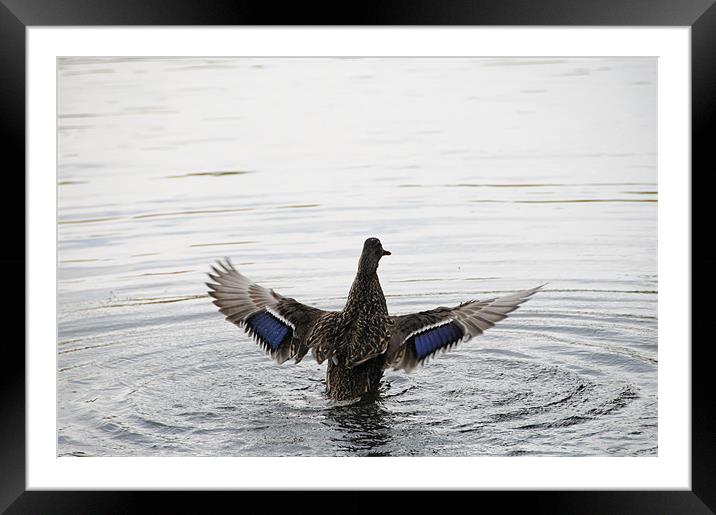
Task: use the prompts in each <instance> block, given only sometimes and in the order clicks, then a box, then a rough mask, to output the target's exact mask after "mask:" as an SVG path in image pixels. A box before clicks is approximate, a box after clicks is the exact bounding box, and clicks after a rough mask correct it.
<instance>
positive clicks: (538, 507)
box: [0, 0, 716, 514]
mask: <svg viewBox="0 0 716 515" xmlns="http://www.w3.org/2000/svg"><path fill="white" fill-rule="evenodd" d="M715 1H716V0H680V1H678V2H677V1H674V0H649V1H647V0H601V1H596V0H541V1H529V0H500V1H498V0H494V1H483V0H473V1H447V0H443V1H441V2H435V1H430V0H419V1H418V0H412V1H408V0H404V1H398V0H392V1H388V0H383V1H380V2H361V3H360V4H353V9H350V8H348V5H346V4H341V3H334V4H333V5H332V6H330V7H326V8H324V7H323V6H320V5H319V4H310V5H309V4H306V3H293V4H292V3H289V2H285V3H282V4H281V5H280V6H279V5H273V4H272V3H271V2H261V3H259V2H246V1H241V0H233V1H230V0H123V1H118V0H114V1H112V0H62V1H59V0H54V1H53V0H0V70H1V72H0V107H1V109H2V110H1V111H0V112H1V113H2V120H3V123H2V127H3V129H4V130H5V131H4V132H5V133H4V137H3V139H2V143H3V150H4V151H3V157H4V158H5V159H3V162H4V164H5V166H6V169H5V177H4V178H5V187H6V189H8V191H13V193H12V194H10V195H8V196H7V198H6V201H5V202H3V203H2V206H3V210H4V211H5V216H4V217H3V220H4V221H5V224H4V227H3V229H4V232H3V234H4V236H5V237H6V238H7V237H8V236H9V237H10V239H9V241H15V242H22V243H17V244H12V245H9V244H6V245H7V246H6V248H5V249H4V250H5V251H4V252H2V255H0V261H1V262H2V265H3V270H4V271H5V279H6V281H5V287H6V292H7V293H6V298H7V299H8V300H9V301H10V302H8V305H9V306H12V307H14V309H16V310H20V309H22V310H23V315H22V318H23V319H24V309H25V302H24V298H25V294H24V293H23V298H22V301H21V299H17V296H18V294H17V292H24V291H25V285H26V281H27V277H28V275H27V274H31V273H32V271H31V270H25V224H24V223H23V224H19V223H17V222H15V221H14V220H16V219H17V218H18V212H20V209H21V210H22V212H23V213H24V212H25V195H21V194H20V193H19V192H21V191H22V192H24V191H25V181H24V174H20V173H18V172H19V170H24V169H25V145H24V137H25V111H24V109H25V101H26V98H25V57H26V47H25V30H26V28H27V27H31V26H44V25H51V26H83V25H96V26H104V25H107V26H112V25H115V26H116V25H145V26H151V25H162V26H164V25H244V26H245V25H337V26H341V25H463V26H467V25H503V26H504V25H535V26H539V25H553V26H554V25H557V26H560V25H567V26H599V25H607V26H684V27H686V26H688V27H690V28H691V45H692V47H691V51H692V54H691V71H692V77H691V79H692V173H691V181H692V183H691V184H692V206H691V209H692V248H691V252H692V254H691V256H692V270H691V273H692V277H697V278H698V281H696V282H694V281H693V280H692V320H693V324H692V327H691V333H692V346H691V356H692V411H691V414H692V420H691V422H692V442H691V443H692V457H691V466H692V475H691V479H692V489H691V490H690V491H659V490H650V491H562V492H558V491H549V492H540V491H530V492H512V491H505V492H470V496H471V497H473V496H477V497H478V500H479V501H480V503H481V505H483V504H482V503H483V502H486V501H496V502H498V503H499V505H500V509H501V510H504V509H505V508H507V509H508V510H509V509H510V508H514V507H516V506H522V507H524V508H525V509H529V510H530V511H531V512H536V513H563V512H564V513H714V512H715V511H716V488H714V485H716V446H715V445H714V443H715V442H716V422H715V418H714V412H715V410H716V408H715V403H714V402H713V400H712V398H711V393H712V391H713V387H712V386H711V381H710V376H711V370H710V369H711V368H712V365H711V360H709V354H710V353H709V351H710V346H711V345H712V342H711V339H707V338H698V337H697V335H699V334H700V335H701V336H703V335H705V334H706V332H705V330H704V331H701V332H700V331H699V330H698V329H699V328H702V329H703V328H704V326H705V325H706V322H707V320H708V315H707V313H706V310H707V309H708V308H709V307H710V303H709V302H705V301H703V302H698V300H699V299H698V295H697V292H696V289H695V288H694V284H697V285H698V287H699V288H698V291H699V292H705V291H713V287H714V282H715V281H714V274H713V272H712V270H713V265H715V264H716V252H715V251H713V250H711V249H710V247H711V245H710V242H709V241H708V240H709V238H708V236H707V235H708V234H709V233H706V230H705V228H706V227H707V224H709V223H710V217H709V214H710V213H709V212H708V211H706V208H705V207H704V206H706V202H705V201H702V202H698V200H699V197H705V196H706V195H707V194H708V192H709V191H711V188H710V187H709V186H708V181H711V182H713V176H714V171H715V170H716V162H715V161H716V159H715V158H714V152H713V151H712V150H711V147H712V146H713V144H712V140H711V138H710V137H709V136H710V135H711V134H712V133H713V131H712V130H710V129H712V128H713V126H714V124H716V101H715V100H714V92H715V91H716V5H714V2H715ZM11 163H13V164H14V166H12V165H11ZM21 177H22V179H20V178H21ZM13 180H14V181H16V182H17V184H14V185H12V186H10V184H11V182H12V181H13ZM696 185H698V187H695V186H696ZM13 199H14V200H16V201H17V202H19V203H20V204H21V205H20V206H16V205H15V204H14V202H13V201H12V200H13ZM701 200H705V198H701ZM699 228H701V229H702V230H701V231H698V229H699ZM699 232H700V233H701V234H702V238H701V239H699V238H697V237H696V235H697V234H698V233H699ZM48 261H49V262H50V265H49V266H52V265H51V259H49V260H48ZM20 270H25V275H23V274H22V273H21V272H20ZM21 281H22V283H23V284H20V283H21ZM20 306H22V307H20ZM19 318H20V314H18V316H17V317H11V316H10V315H9V314H8V315H6V318H5V320H7V321H8V322H10V321H14V320H15V319H19ZM13 325H14V326H18V325H19V324H17V322H14V323H13V324H10V323H7V324H5V327H6V328H7V327H9V326H13ZM22 328H23V329H21V332H22V333H23V334H22V337H18V338H13V337H12V336H10V337H7V336H6V338H5V342H4V343H5V344H4V346H3V350H4V352H3V354H2V356H3V358H4V362H5V366H4V367H2V373H0V396H2V402H1V403H0V421H1V422H0V464H1V465H0V512H5V513H8V514H17V513H135V512H144V511H148V510H149V509H155V508H152V503H150V502H149V501H152V502H159V503H161V504H160V505H161V506H162V509H161V511H162V512H166V511H174V512H194V511H197V510H198V509H199V508H201V511H206V510H207V508H209V509H210V506H211V505H212V504H213V503H215V502H222V503H223V502H225V501H227V500H228V501H233V502H234V504H233V506H235V507H236V509H241V507H242V506H244V507H245V506H251V505H253V503H255V502H257V503H266V502H267V501H266V499H267V495H266V492H263V493H262V492H223V493H220V494H217V493H211V494H209V493H198V492H141V493H140V492H119V491H112V492H98V491H92V492H77V491H73V492H69V491H26V482H25V472H26V461H25V457H26V456H25V454H26V452H25V429H26V427H25V349H24V341H25V338H24V325H23V326H22ZM21 342H22V343H21ZM660 387H661V385H660ZM309 495H311V492H290V493H289V494H288V495H285V494H284V495H282V496H281V495H279V496H277V495H276V494H275V493H272V494H271V496H270V499H271V500H270V501H269V502H270V506H271V510H272V511H274V510H278V509H281V508H282V506H281V505H282V504H283V505H285V509H294V508H295V507H300V506H301V505H305V503H306V500H307V499H305V497H307V496H309ZM395 495H396V494H390V496H386V497H388V499H386V500H384V501H381V502H380V503H375V501H373V500H372V496H371V495H368V494H367V493H365V492H360V491H350V492H345V493H342V499H341V500H340V501H337V502H339V503H340V509H339V511H343V512H357V511H359V510H360V511H362V512H365V510H368V509H371V507H378V508H380V509H388V508H389V507H390V506H391V505H392V506H396V505H397V506H399V507H400V509H401V510H406V509H410V508H411V507H412V506H416V507H418V506H420V505H422V504H423V503H424V502H425V499H424V497H425V495H426V493H425V492H405V493H400V494H397V495H399V496H400V499H399V500H398V499H397V498H396V497H394V496H395ZM430 495H433V494H432V493H430ZM451 495H454V493H451ZM236 496H240V497H241V499H240V500H239V499H237V498H236ZM226 497H229V499H227V498H226ZM317 497H318V496H317ZM391 499H392V500H391ZM239 502H240V503H241V504H238V503H239ZM386 502H387V503H388V504H386ZM451 502H459V500H454V501H451ZM470 502H472V503H474V502H475V499H470ZM373 503H375V504H373ZM321 505H323V506H326V508H324V509H326V510H327V509H330V506H331V503H330V501H329V500H328V499H326V498H325V494H321V495H320V502H319V503H317V502H315V501H314V502H312V503H311V505H310V506H311V509H320V508H321ZM411 505H412V506H411ZM230 506H231V505H230ZM473 506H475V505H474V504H473ZM331 511H335V506H334V509H332V510H331Z"/></svg>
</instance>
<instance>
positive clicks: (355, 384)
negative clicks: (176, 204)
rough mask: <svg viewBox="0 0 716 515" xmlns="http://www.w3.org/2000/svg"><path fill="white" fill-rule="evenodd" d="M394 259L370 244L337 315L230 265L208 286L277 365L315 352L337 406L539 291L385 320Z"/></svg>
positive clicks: (216, 271)
mask: <svg viewBox="0 0 716 515" xmlns="http://www.w3.org/2000/svg"><path fill="white" fill-rule="evenodd" d="M390 255H391V252H389V251H387V250H385V249H384V248H383V245H382V243H381V242H380V240H379V239H378V238H375V237H371V238H368V239H366V240H365V242H364V244H363V250H362V252H361V255H360V258H359V260H358V269H357V271H356V275H355V279H354V280H353V283H352V285H351V287H350V290H349V292H348V297H347V299H346V303H345V306H344V307H343V309H342V310H340V311H326V310H322V309H319V308H316V307H313V306H309V305H307V304H303V303H301V302H299V301H297V300H296V299H293V298H290V297H286V296H284V295H281V294H280V293H277V292H276V291H274V290H273V289H270V288H265V287H263V286H261V285H259V284H257V283H255V282H254V281H252V280H251V279H249V278H248V277H246V276H245V275H243V274H242V273H240V272H239V271H238V270H237V269H236V268H235V267H234V265H233V264H232V262H231V260H230V259H229V258H224V259H223V260H218V261H217V263H216V265H212V266H211V272H209V273H208V276H209V278H210V279H211V281H212V282H207V283H205V284H206V286H207V287H208V288H209V291H208V294H209V296H210V297H212V298H213V301H212V302H213V304H214V305H215V306H216V307H217V308H218V310H219V312H220V313H221V314H223V315H224V317H225V319H226V320H227V321H228V322H230V323H232V324H234V325H236V326H238V327H239V328H241V329H243V330H244V331H245V332H246V333H247V334H248V335H249V336H251V337H252V338H253V339H254V341H255V342H256V343H257V344H258V346H259V347H260V348H261V349H262V350H263V351H264V353H265V354H266V355H268V356H269V357H270V358H271V359H273V360H274V361H275V362H276V363H278V364H279V365H280V364H283V363H285V362H286V361H288V360H294V363H296V364H298V363H300V362H301V361H302V360H303V358H304V357H305V356H306V355H307V354H308V353H309V352H310V353H311V355H312V357H313V358H314V359H315V361H316V362H317V363H318V364H322V363H324V362H327V363H328V365H327V370H326V395H327V397H328V398H329V399H332V400H335V401H348V400H356V399H361V398H363V397H365V396H367V395H370V394H374V393H375V392H376V391H377V389H378V387H379V385H380V381H381V379H382V377H383V373H384V371H385V370H388V369H393V370H403V371H405V372H412V371H414V370H415V369H416V368H417V367H418V365H423V364H425V363H426V362H427V361H428V360H429V359H430V358H432V356H434V355H435V354H437V353H438V352H445V351H448V350H450V349H452V348H453V347H454V346H455V345H457V344H459V343H464V342H467V341H468V340H470V339H472V338H474V337H476V336H478V335H480V334H482V333H483V332H485V331H486V330H488V329H490V328H491V327H493V326H494V325H495V324H496V323H497V322H499V321H501V320H504V319H505V318H507V315H508V314H509V313H511V312H513V311H514V310H516V309H517V308H518V307H519V306H520V305H521V304H522V303H524V302H525V301H527V300H528V299H529V298H530V297H532V295H534V294H535V293H536V292H537V291H539V290H540V289H541V288H542V287H543V286H545V285H544V284H543V285H541V286H537V287H536V288H532V289H527V290H521V291H517V292H515V293H510V294H508V295H503V296H499V297H495V298H490V299H486V300H469V301H466V302H463V303H461V304H459V305H457V306H454V307H443V306H441V307H437V308H434V309H431V310H428V311H421V312H418V313H410V314H405V315H391V314H390V313H389V312H388V307H387V303H386V300H385V295H384V294H383V289H382V288H381V285H380V281H379V279H378V265H379V263H380V261H381V259H382V258H383V257H385V256H390Z"/></svg>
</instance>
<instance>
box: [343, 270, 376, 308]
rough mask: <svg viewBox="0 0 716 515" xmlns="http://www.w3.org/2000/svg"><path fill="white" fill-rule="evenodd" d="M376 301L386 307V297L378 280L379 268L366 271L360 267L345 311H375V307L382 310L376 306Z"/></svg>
mask: <svg viewBox="0 0 716 515" xmlns="http://www.w3.org/2000/svg"><path fill="white" fill-rule="evenodd" d="M376 303H378V304H380V305H381V306H382V307H383V309H385V298H384V297H383V289H382V288H381V287H380V281H379V280H378V272H377V270H373V271H364V270H360V269H359V270H358V273H357V274H356V277H355V279H354V280H353V284H352V285H351V291H350V292H349V293H348V301H347V302H346V307H345V309H344V312H347V313H350V314H355V313H356V312H361V313H362V312H364V311H366V310H368V311H373V310H374V309H375V308H378V309H379V310H380V306H376V305H375V304H376ZM381 311H382V310H381Z"/></svg>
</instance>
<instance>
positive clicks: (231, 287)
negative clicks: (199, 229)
mask: <svg viewBox="0 0 716 515" xmlns="http://www.w3.org/2000/svg"><path fill="white" fill-rule="evenodd" d="M211 269H212V272H213V273H209V277H210V278H211V280H212V281H213V282H211V283H206V285H207V286H208V287H209V292H208V293H209V295H211V296H212V297H213V298H214V304H216V306H217V307H218V308H219V311H220V312H221V313H222V314H223V315H224V316H225V317H226V320H228V321H229V322H231V323H233V324H236V325H237V326H239V327H241V328H243V329H244V330H245V331H246V332H247V333H248V334H250V335H251V336H253V338H254V340H256V342H257V343H258V344H259V345H260V346H261V348H262V349H263V350H264V351H265V352H266V353H267V354H268V355H270V356H271V358H272V359H274V360H275V361H276V362H277V363H279V364H281V363H283V362H284V361H286V360H288V359H292V358H295V360H296V363H298V362H299V361H301V359H303V357H304V356H305V355H306V353H307V352H308V350H309V347H308V346H307V344H306V336H307V334H308V333H309V331H310V329H311V327H312V326H313V324H314V323H315V322H316V320H318V319H319V318H320V317H321V316H322V315H324V314H326V313H328V312H326V311H323V310H320V309H318V308H314V307H311V306H307V305H305V304H301V303H300V302H297V301H296V300H295V299H291V298H288V297H284V296H283V295H281V294H279V293H276V292H275V291H273V290H271V289H268V288H264V287H263V286H259V285H258V284H256V283H254V282H252V281H251V280H250V279H249V278H248V277H246V276H245V275H243V274H241V273H239V272H238V270H236V268H234V265H232V264H231V261H230V260H229V259H228V258H227V259H226V261H225V262H221V261H219V262H218V266H212V267H211Z"/></svg>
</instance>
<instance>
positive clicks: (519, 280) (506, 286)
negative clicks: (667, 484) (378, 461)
mask: <svg viewBox="0 0 716 515" xmlns="http://www.w3.org/2000/svg"><path fill="white" fill-rule="evenodd" d="M58 84H59V92H58V102H59V109H58V111H59V112H58V174H57V184H58V205H59V210H58V238H59V242H58V345H57V388H58V400H57V401H58V428H59V429H58V455H62V456H65V455H76V456H159V455H162V456H179V455H182V456H183V455H202V456H296V455H301V456H355V455H358V456H366V455H371V456H412V455H418V456H432V455H443V456H479V455H491V456H515V455H540V456H548V455H549V456H586V455H589V456H640V455H652V456H653V455H656V454H657V368H658V366H657V349H658V348H657V289H658V287H657V281H658V277H657V246H656V245H657V167H656V164H657V155H656V152H657V149H656V137H657V125H656V92H657V84H656V60H654V59H623V58H620V59H606V58H604V59H602V58H599V59H578V60H575V59H558V58H555V59H526V58H520V59H457V58H456V59H452V58H450V59H447V58H440V59H228V58H207V59H199V58H192V59H173V58H167V59H160V58H156V59H118V58H111V59H110V58H107V59H102V58H96V59H94V58H92V59H90V58H81V59H80V58H77V59H62V60H60V61H59V62H58ZM369 236H376V237H379V238H380V239H381V240H382V242H383V245H384V246H385V248H386V249H388V250H390V251H392V256H389V257H386V258H384V259H383V261H382V262H381V267H380V269H379V275H380V279H381V283H382V286H383V290H384V292H385V294H386V297H387V301H388V308H389V309H390V311H391V312H392V313H395V314H402V313H409V312H413V311H419V310H423V309H429V308H433V307H436V306H439V305H445V306H451V305H455V304H458V303H459V302H462V301H464V300H468V299H472V298H478V299H479V298H487V297H491V296H494V295H498V294H501V293H505V292H509V291H513V290H516V289H526V288H531V287H534V286H537V285H539V284H542V283H544V282H549V285H548V286H547V287H546V288H545V289H544V291H542V292H540V293H538V294H537V295H535V296H534V297H533V298H532V299H531V300H530V301H529V302H527V303H526V304H525V305H524V306H523V307H522V308H520V309H519V310H518V311H516V312H515V313H514V314H513V315H511V316H510V318H508V319H507V320H504V321H503V322H500V323H499V324H498V325H497V326H496V327H495V328H493V329H491V330H489V331H487V332H486V333H485V334H484V335H482V336H480V337H479V338H476V339H473V340H472V341H470V342H468V343H465V344H462V345H460V346H458V347H456V348H455V349H454V350H453V351H452V352H450V353H446V354H443V355H440V356H438V357H437V358H435V359H433V360H432V361H431V362H430V363H428V364H427V365H425V366H423V367H419V368H418V369H417V370H416V371H415V372H414V373H412V374H409V375H406V374H405V373H403V372H394V371H387V372H386V374H385V376H384V379H383V384H382V387H381V391H380V395H379V397H378V399H376V400H373V401H370V402H361V403H357V404H352V405H345V404H341V403H334V402H331V401H329V400H328V399H327V398H326V397H325V395H324V388H325V369H326V365H325V363H324V364H323V365H318V364H316V363H315V361H313V360H312V359H310V358H307V359H306V360H304V362H302V363H301V364H299V365H294V364H289V363H286V364H284V365H283V366H281V367H279V366H277V365H275V364H274V363H273V362H272V361H271V360H269V359H268V358H266V357H265V356H264V355H263V353H262V352H261V351H260V349H259V348H258V346H257V345H255V344H254V343H253V341H251V340H250V338H249V337H247V336H246V335H244V333H243V331H241V330H239V329H238V328H236V327H235V326H233V325H231V324H229V323H228V322H226V321H224V319H223V316H222V315H221V314H220V313H218V311H217V309H216V308H215V306H214V305H213V304H212V303H211V299H210V298H209V297H208V295H207V294H206V287H205V285H204V282H205V281H206V280H207V277H206V275H205V274H206V272H207V271H208V270H209V265H211V264H212V263H213V262H214V261H215V260H216V259H218V258H221V257H223V256H228V257H230V258H231V259H232V261H233V262H234V264H235V265H236V266H237V267H238V268H239V269H240V270H241V271H242V272H243V273H244V274H246V275H247V276H248V277H250V278H251V279H253V280H254V281H256V282H258V283H259V284H261V285H264V286H267V287H271V288H274V289H276V290H277V291H278V292H280V293H282V294H284V295H287V296H291V297H295V298H296V299H298V300H300V301H302V302H304V303H308V304H312V305H315V306H317V307H320V308H323V309H341V308H342V306H343V303H344V301H345V296H346V294H347V292H348V288H349V287H350V284H351V282H352V280H353V276H354V273H355V270H356V265H357V261H358V256H359V254H360V251H361V247H362V244H363V241H364V240H365V239H366V238H367V237H369Z"/></svg>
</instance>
